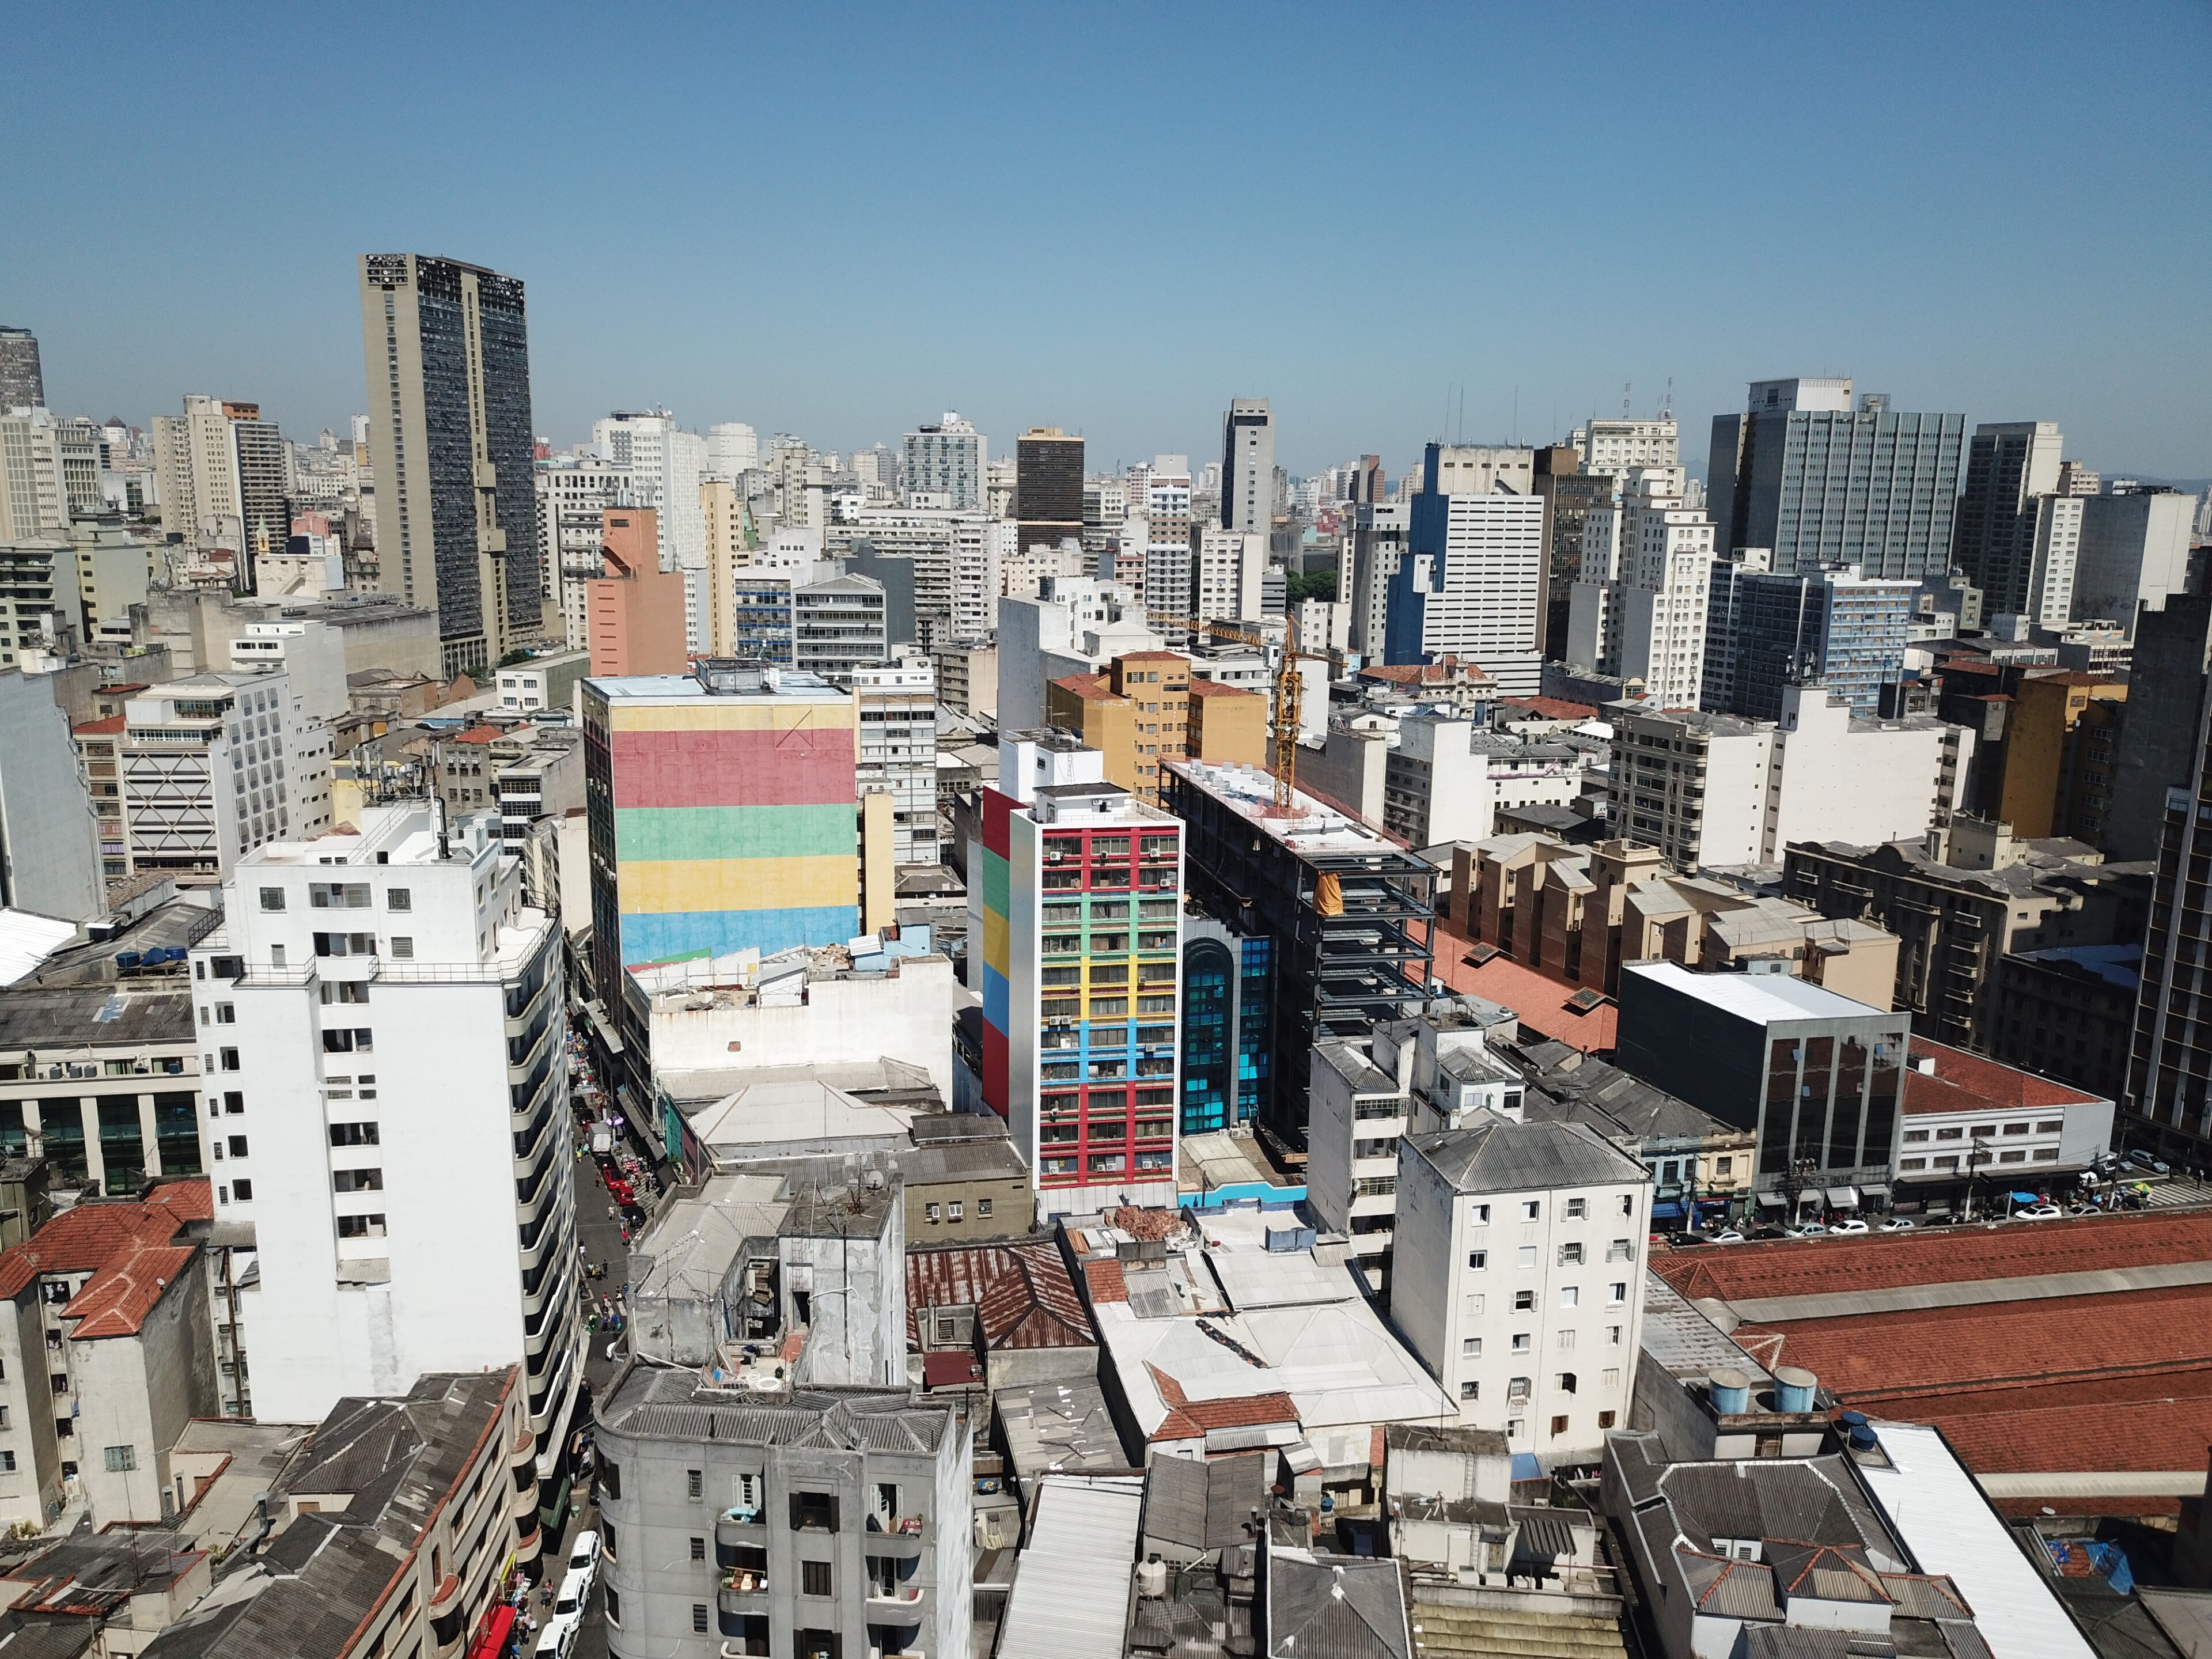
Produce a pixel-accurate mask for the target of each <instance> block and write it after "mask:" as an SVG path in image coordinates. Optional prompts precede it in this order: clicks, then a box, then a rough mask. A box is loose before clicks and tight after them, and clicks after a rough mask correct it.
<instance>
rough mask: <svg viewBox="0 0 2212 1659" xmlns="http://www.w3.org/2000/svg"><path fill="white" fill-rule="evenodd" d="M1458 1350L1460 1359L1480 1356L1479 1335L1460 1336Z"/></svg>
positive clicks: (1480, 1342) (1480, 1341)
mask: <svg viewBox="0 0 2212 1659" xmlns="http://www.w3.org/2000/svg"><path fill="white" fill-rule="evenodd" d="M1459 1352H1460V1358H1462V1359H1480V1358H1482V1339H1481V1338H1480V1337H1479V1336H1463V1337H1462V1338H1460V1340H1459Z"/></svg>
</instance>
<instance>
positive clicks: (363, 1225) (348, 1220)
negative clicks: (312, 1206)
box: [238, 1182, 384, 1238]
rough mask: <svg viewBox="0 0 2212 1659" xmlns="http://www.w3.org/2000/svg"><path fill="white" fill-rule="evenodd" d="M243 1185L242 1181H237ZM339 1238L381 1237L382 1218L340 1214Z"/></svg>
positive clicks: (382, 1228) (378, 1216) (382, 1231)
mask: <svg viewBox="0 0 2212 1659" xmlns="http://www.w3.org/2000/svg"><path fill="white" fill-rule="evenodd" d="M238 1184H239V1185H240V1186H241V1187H242V1186H244V1185H245V1184H246V1183H245V1182H239V1183H238ZM338 1237H340V1238H382V1237H384V1218H383V1217H382V1216H380V1215H342V1216H340V1217H339V1218H338Z"/></svg>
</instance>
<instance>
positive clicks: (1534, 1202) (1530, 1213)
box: [1521, 1198, 1544, 1221]
mask: <svg viewBox="0 0 2212 1659" xmlns="http://www.w3.org/2000/svg"><path fill="white" fill-rule="evenodd" d="M1543 1213H1544V1205H1543V1201H1542V1200H1541V1199H1534V1198H1532V1199H1530V1200H1528V1201H1527V1202H1526V1203H1524V1204H1523V1205H1522V1206H1521V1218H1522V1220H1523V1221H1534V1220H1536V1219H1537V1218H1539V1217H1541V1215H1542V1214H1543Z"/></svg>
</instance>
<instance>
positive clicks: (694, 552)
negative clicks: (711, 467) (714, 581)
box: [592, 409, 707, 570]
mask: <svg viewBox="0 0 2212 1659" xmlns="http://www.w3.org/2000/svg"><path fill="white" fill-rule="evenodd" d="M592 448H593V449H594V450H595V451H597V452H598V453H599V458H600V459H602V460H604V461H606V462H608V463H609V464H610V465H614V466H617V467H627V468H629V501H628V502H626V503H625V505H629V506H635V507H652V508H653V509H655V511H656V512H657V513H659V518H658V520H657V523H658V525H659V551H660V567H661V568H662V569H664V570H703V569H705V568H707V523H706V516H705V513H704V512H703V511H702V508H701V506H700V499H699V481H700V479H701V477H703V476H704V475H705V473H706V471H707V441H706V440H705V439H703V438H702V437H701V436H700V435H698V434H697V433H696V432H686V431H684V430H683V429H682V428H679V427H678V425H677V424H676V419H675V417H674V416H671V414H670V413H669V412H668V411H667V410H665V409H655V410H641V411H624V410H617V411H616V412H615V413H614V414H612V415H610V416H606V417H605V419H603V420H598V421H594V422H592Z"/></svg>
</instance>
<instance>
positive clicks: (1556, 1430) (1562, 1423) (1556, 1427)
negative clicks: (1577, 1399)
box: [1552, 1417, 1567, 1440]
mask: <svg viewBox="0 0 2212 1659" xmlns="http://www.w3.org/2000/svg"><path fill="white" fill-rule="evenodd" d="M1566 1431H1567V1419H1565V1418H1564V1417H1555V1418H1553V1419H1552V1438H1553V1439H1554V1440H1557V1439H1558V1438H1559V1437H1560V1436H1561V1435H1563V1434H1565V1432H1566Z"/></svg>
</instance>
